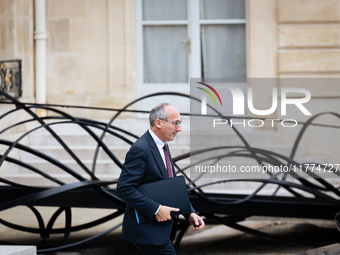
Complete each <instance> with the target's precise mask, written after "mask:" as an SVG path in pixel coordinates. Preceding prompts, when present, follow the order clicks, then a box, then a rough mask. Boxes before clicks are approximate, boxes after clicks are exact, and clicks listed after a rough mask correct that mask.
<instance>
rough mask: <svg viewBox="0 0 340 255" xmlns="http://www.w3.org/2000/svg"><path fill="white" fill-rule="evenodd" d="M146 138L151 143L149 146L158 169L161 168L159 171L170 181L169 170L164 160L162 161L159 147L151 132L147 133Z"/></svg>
mask: <svg viewBox="0 0 340 255" xmlns="http://www.w3.org/2000/svg"><path fill="white" fill-rule="evenodd" d="M145 137H146V139H147V140H148V142H149V145H150V147H151V152H152V154H153V156H154V158H155V161H156V163H157V165H158V167H159V169H160V171H161V174H162V176H163V178H164V179H168V178H169V176H168V172H167V170H166V168H165V165H164V162H163V159H162V157H161V154H160V153H159V150H158V147H157V145H156V143H155V141H154V140H153V139H152V137H151V135H150V133H149V131H147V132H146V136H145Z"/></svg>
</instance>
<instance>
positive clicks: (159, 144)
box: [149, 128, 165, 150]
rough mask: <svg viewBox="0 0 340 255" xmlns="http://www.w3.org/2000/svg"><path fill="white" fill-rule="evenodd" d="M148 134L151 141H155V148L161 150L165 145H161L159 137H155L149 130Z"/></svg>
mask: <svg viewBox="0 0 340 255" xmlns="http://www.w3.org/2000/svg"><path fill="white" fill-rule="evenodd" d="M149 133H150V135H151V137H152V139H153V140H154V141H155V143H156V145H157V147H158V149H159V150H161V149H163V147H164V145H165V143H163V141H162V140H161V139H159V137H158V136H157V135H155V133H154V132H152V130H151V129H150V128H149Z"/></svg>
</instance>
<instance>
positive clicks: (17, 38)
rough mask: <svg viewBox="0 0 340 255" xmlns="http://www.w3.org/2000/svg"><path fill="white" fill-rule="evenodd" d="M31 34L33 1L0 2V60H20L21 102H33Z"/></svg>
mask: <svg viewBox="0 0 340 255" xmlns="http://www.w3.org/2000/svg"><path fill="white" fill-rule="evenodd" d="M33 32H34V24H33V0H1V1H0V59H1V60H13V59H21V60H22V84H23V98H22V100H23V101H34V58H33V57H34V41H33ZM0 113H1V110H0Z"/></svg>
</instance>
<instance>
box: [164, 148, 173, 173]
mask: <svg viewBox="0 0 340 255" xmlns="http://www.w3.org/2000/svg"><path fill="white" fill-rule="evenodd" d="M163 150H164V156H165V162H166V168H167V170H168V175H169V178H172V177H174V174H173V173H172V167H171V161H170V156H169V151H168V147H167V146H166V144H164V147H163Z"/></svg>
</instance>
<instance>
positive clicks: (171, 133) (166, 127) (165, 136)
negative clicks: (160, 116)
mask: <svg viewBox="0 0 340 255" xmlns="http://www.w3.org/2000/svg"><path fill="white" fill-rule="evenodd" d="M164 110H165V111H166V113H167V114H168V121H167V122H163V121H162V123H161V129H160V131H161V132H160V133H161V136H162V138H161V140H162V141H163V142H169V141H173V140H174V139H175V137H176V135H177V133H178V132H181V131H182V129H181V125H178V126H177V127H176V125H175V124H174V123H175V122H177V121H180V120H181V115H180V114H179V112H178V110H177V109H176V108H175V107H174V106H172V105H167V106H165V107H164Z"/></svg>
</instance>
